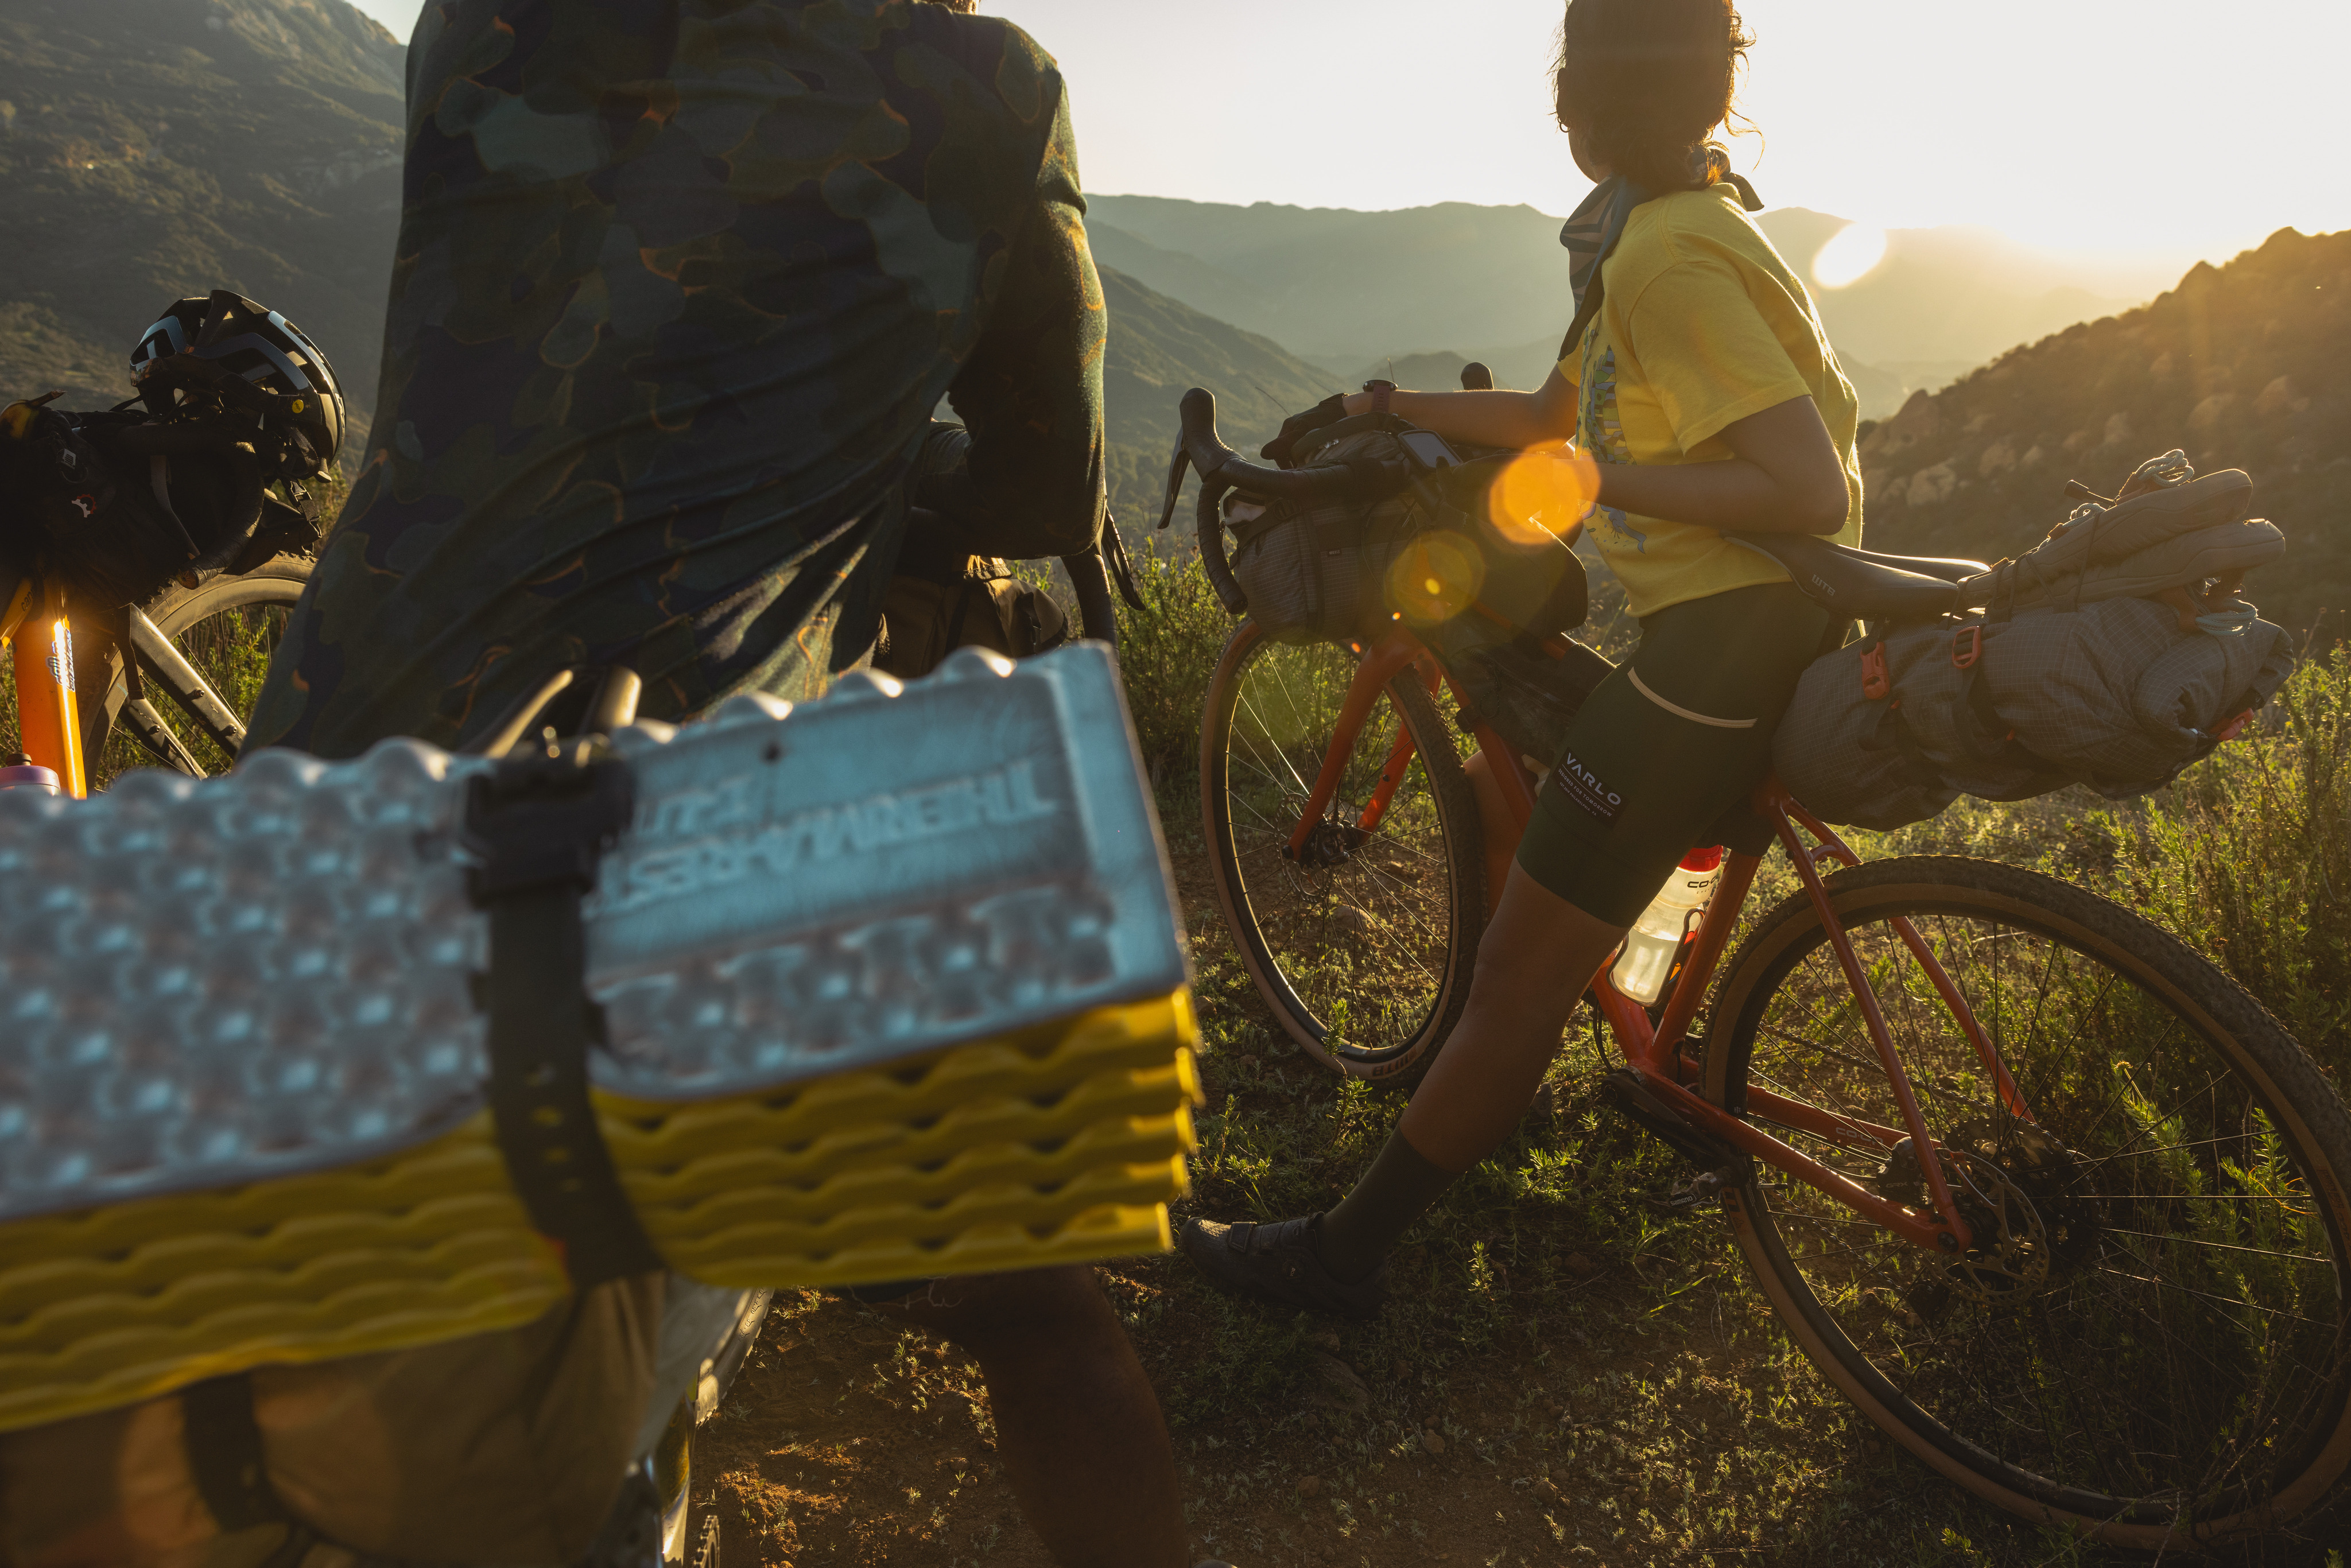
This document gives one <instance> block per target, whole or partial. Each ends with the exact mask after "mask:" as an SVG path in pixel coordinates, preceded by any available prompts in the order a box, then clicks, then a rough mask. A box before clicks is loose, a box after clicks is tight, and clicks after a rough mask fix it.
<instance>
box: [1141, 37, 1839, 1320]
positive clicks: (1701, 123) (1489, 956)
mask: <svg viewBox="0 0 2351 1568" xmlns="http://www.w3.org/2000/svg"><path fill="white" fill-rule="evenodd" d="M1752 41H1753V40H1752V39H1751V38H1750V37H1748V35H1747V34H1746V32H1745V30H1744V26H1743V24H1742V23H1741V22H1740V16H1739V13H1738V12H1737V11H1736V10H1735V9H1734V8H1733V6H1732V5H1731V0H1571V4H1569V5H1568V7H1567V15H1566V19H1565V22H1564V24H1563V26H1562V35H1561V49H1560V58H1559V62H1558V68H1557V73H1556V78H1555V80H1556V86H1557V105H1556V108H1557V113H1558V118H1559V122H1560V125H1561V126H1562V128H1563V129H1564V130H1565V131H1567V133H1568V137H1569V142H1570V146H1571V147H1572V148H1573V151H1574V154H1575V160H1576V162H1577V165H1578V166H1579V167H1580V168H1582V169H1583V172H1585V173H1586V174H1588V175H1590V176H1591V177H1592V178H1593V180H1594V181H1596V182H1598V188H1597V189H1596V190H1595V191H1594V192H1593V194H1592V196H1591V198H1590V199H1589V200H1587V201H1586V202H1585V203H1584V204H1583V206H1581V207H1580V208H1578V209H1577V212H1576V214H1575V215H1574V216H1573V217H1571V218H1570V219H1569V220H1568V225H1567V228H1566V230H1565V231H1564V232H1563V233H1562V235H1561V238H1562V243H1564V244H1566V245H1567V246H1568V248H1569V249H1570V251H1571V252H1576V253H1579V256H1578V265H1577V267H1576V268H1575V282H1576V287H1577V293H1578V309H1577V312H1576V324H1575V327H1574V328H1573V329H1572V330H1571V331H1570V333H1569V340H1568V341H1567V342H1566V343H1565V344H1564V345H1563V346H1562V358H1561V361H1560V364H1559V367H1558V369H1557V371H1554V372H1553V373H1552V375H1551V377H1550V378H1549V379H1548V380H1547V381H1546V382H1544V384H1543V386H1542V387H1541V390H1539V391H1536V392H1387V393H1384V394H1383V393H1370V392H1366V393H1357V394H1354V395H1353V396H1351V397H1349V398H1348V399H1347V400H1346V412H1347V413H1363V412H1364V411H1366V410H1367V409H1369V408H1372V407H1374V406H1375V402H1376V399H1377V398H1378V397H1379V396H1381V395H1385V396H1386V397H1387V398H1388V399H1389V400H1390V401H1389V402H1388V405H1387V406H1388V407H1389V408H1390V409H1392V410H1393V412H1395V413H1397V414H1399V415H1401V416H1402V417H1404V418H1405V419H1409V420H1411V421H1413V422H1414V423H1416V424H1420V425H1424V426H1426V427H1427V428H1428V429H1431V430H1434V431H1437V432H1438V433H1439V434H1444V435H1447V436H1453V437H1458V438H1459V439H1462V440H1464V441H1468V442H1474V443H1478V444H1486V445H1493V446H1515V447H1538V446H1541V445H1543V444H1547V443H1558V442H1561V441H1562V440H1572V441H1573V443H1574V444H1575V446H1576V448H1577V449H1578V451H1577V452H1576V454H1575V455H1574V456H1573V459H1572V461H1573V463H1574V464H1575V465H1577V467H1578V469H1579V471H1580V474H1581V476H1582V479H1581V482H1582V483H1583V486H1584V487H1585V493H1586V494H1592V493H1593V490H1594V489H1595V488H1596V501H1595V504H1594V505H1593V508H1592V510H1591V512H1590V514H1589V515H1588V516H1587V517H1586V518H1585V520H1584V527H1585V528H1588V529H1589V531H1590V533H1591V536H1592V538H1593V543H1594V544H1595V545H1597V546H1598V548H1599V549H1600V551H1601V553H1602V554H1603V555H1604V557H1606V559H1607V561H1608V564H1609V566H1610V567H1611V568H1613V569H1614V570H1615V572H1616V574H1617V576H1618V577H1619V578H1620V579H1622V580H1623V581H1624V584H1625V591H1626V593H1627V595H1628V597H1629V599H1630V601H1631V608H1632V611H1633V612H1634V614H1635V615H1637V616H1638V617H1640V620H1641V632H1642V635H1641V643H1640V646H1639V648H1638V649H1637V650H1636V651H1635V653H1634V654H1633V656H1632V657H1631V658H1630V659H1629V660H1627V661H1626V662H1625V664H1623V665H1621V666H1619V667H1618V669H1617V671H1616V673H1615V674H1613V675H1611V676H1610V677H1609V678H1608V679H1607V680H1605V681H1604V682H1603V683H1602V685H1600V687H1599V688H1598V689H1597V690H1596V691H1594V692H1593V695H1592V696H1591V698H1590V699H1589V700H1588V701H1587V702H1586V703H1585V705H1584V706H1583V709H1582V710H1581V711H1580V712H1579V713H1578V714H1577V716H1576V717H1575V720H1574V722H1573V725H1572V726H1571V727H1570V729H1569V732H1568V737H1567V740H1566V743H1565V746H1564V747H1563V750H1562V755H1561V756H1560V757H1559V758H1557V759H1556V766H1555V767H1554V768H1553V769H1552V773H1551V775H1550V776H1549V778H1548V779H1546V780H1545V781H1544V785H1543V788H1542V791H1541V795H1540V796H1539V797H1538V799H1537V802H1536V810H1535V816H1534V821H1532V823H1531V824H1530V826H1529V827H1528V830H1527V832H1526V836H1525V837H1524V839H1523V840H1521V841H1520V844H1519V847H1518V853H1517V860H1516V863H1515V864H1514V865H1513V866H1512V868H1511V870H1510V876H1509V879H1508V881H1507V882H1506V883H1505V884H1504V887H1503V891H1502V897H1501V903H1500V905H1499V908H1498V909H1497V911H1496V912H1495V915H1494V918H1493V922H1492V924H1491V925H1489V927H1488V929H1487V932H1486V937H1485V940H1484V942H1483V944H1482V945H1481V946H1479V950H1478V964H1477V970H1476V975H1475V977H1474V979H1473V980H1472V982H1471V986H1470V993H1469V1002H1468V1009H1467V1010H1466V1011H1465V1012H1464V1013H1463V1015H1462V1018H1461V1021H1460V1023H1459V1025H1458V1027H1457V1028H1456V1029H1455V1030H1454V1032H1453V1035H1452V1037H1451V1039H1450V1040H1448V1041H1447V1045H1446V1047H1445V1051H1444V1053H1443V1054H1442V1055H1441V1056H1439V1057H1438V1058H1437V1062H1436V1065H1435V1066H1434V1067H1432V1068H1431V1069H1430V1071H1429V1073H1428V1076H1427V1078H1426V1080H1424V1081H1423V1082H1422V1084H1421V1086H1420V1088H1419V1090H1418V1091H1417V1092H1416V1093H1415V1094H1414V1096H1413V1100H1412V1103H1411V1104H1410V1105H1409V1106H1407V1107H1406V1108H1405V1113H1404V1117H1403V1120H1402V1121H1401V1122H1400V1123H1399V1124H1398V1126H1397V1129H1396V1132H1395V1135H1394V1136H1393V1137H1391V1138H1390V1139H1389V1141H1388V1144H1387V1146H1386V1147H1385V1148H1384V1149H1383V1150H1382V1151H1381V1152H1380V1155H1379V1156H1378V1158H1377V1159H1376V1160H1374V1163H1373V1165H1372V1167H1371V1169H1370V1170H1369V1171H1368V1172H1366V1173H1365V1174H1364V1177H1363V1179H1362V1180H1361V1181H1360V1182H1358V1183H1357V1184H1356V1186H1355V1188H1354V1190H1353V1192H1351V1193H1350V1194H1349V1195H1348V1196H1347V1197H1346V1198H1345V1199H1343V1201H1342V1202H1341V1203H1339V1204H1338V1205H1337V1206H1336V1207H1333V1208H1332V1209H1331V1210H1330V1211H1329V1212H1327V1213H1324V1214H1319V1215H1311V1216H1307V1217H1305V1218H1298V1219H1290V1220H1283V1221H1281V1222H1280V1223H1278V1224H1267V1225H1252V1224H1247V1223H1243V1224H1236V1225H1222V1224H1218V1223H1217V1222H1214V1221H1203V1220H1194V1221H1192V1222H1191V1223H1190V1224H1189V1225H1187V1226H1186V1228H1185V1232H1184V1235H1183V1244H1184V1249H1185V1251H1186V1253H1187V1254H1189V1255H1190V1256H1191V1258H1192V1259H1193V1260H1194V1261H1195V1262H1196V1263H1197V1264H1198V1265H1199V1266H1200V1268H1201V1269H1202V1270H1204V1271H1205V1272H1207V1274H1208V1275H1209V1276H1210V1277H1211V1278H1212V1279H1213V1280H1215V1281H1217V1283H1219V1284H1221V1285H1223V1286H1225V1287H1226V1288H1228V1289H1231V1290H1237V1291H1247V1292H1249V1293H1252V1294H1256V1295H1261V1296H1266V1297H1270V1298H1271V1299H1274V1300H1277V1301H1285V1302H1289V1303H1292V1304H1295V1305H1300V1306H1308V1307H1316V1308H1321V1309H1324V1310H1328V1311H1334V1312H1345V1313H1348V1314H1350V1315H1356V1316H1368V1315H1370V1314H1371V1313H1372V1312H1376V1311H1377V1310H1378V1308H1379V1306H1380V1304H1381V1302H1382V1301H1383V1299H1384V1276H1385V1274H1386V1271H1387V1270H1386V1265H1385V1259H1386V1256H1387V1253H1388V1251H1389V1250H1390V1249H1392V1248H1393V1247H1394V1246H1395V1242H1396V1240H1397V1239H1398V1238H1400V1237H1401V1236H1402V1235H1403V1234H1404V1232H1405V1229H1406V1228H1409V1227H1410V1226H1411V1224H1412V1223H1413V1221H1415V1220H1416V1219H1417V1218H1419V1217H1420V1215H1421V1214H1422V1213H1423V1212H1425V1211H1426V1209H1427V1207H1428V1206H1429V1205H1430V1204H1431V1203H1433V1202H1434V1201H1435V1200H1436V1197H1437V1194H1438V1193H1439V1192H1441V1191H1442V1190H1443V1189H1444V1187H1445V1186H1447V1184H1448V1183H1449V1182H1451V1181H1452V1180H1453V1179H1454V1177H1455V1176H1458V1174H1459V1173H1461V1172H1463V1171H1466V1170H1467V1169H1468V1168H1469V1167H1470V1166H1472V1165H1475V1164H1476V1163H1477V1162H1478V1161H1479V1160H1481V1159H1483V1158H1485V1157H1486V1155H1488V1154H1489V1153H1490V1152H1492V1150H1493V1149H1494V1148H1495V1147H1496V1146H1497V1145H1499V1144H1500V1143H1501V1141H1502V1140H1503V1139H1504V1138H1505V1137H1507V1136H1508V1135H1509V1134H1510V1130H1511V1128H1512V1127H1514V1126H1515V1125H1517V1124H1518V1121H1519V1118H1520V1115H1522V1114H1523V1113H1525V1110H1526V1108H1527V1106H1528V1104H1529V1103H1531V1101H1532V1100H1533V1098H1534V1094H1535V1091H1536V1090H1537V1088H1538V1087H1540V1086H1541V1082H1542V1078H1543V1073H1544V1071H1545V1070H1546V1069H1547V1068H1548V1067H1549V1066H1550V1064H1551V1061H1552V1056H1553V1054H1554V1053H1555V1052H1556V1051H1557V1050H1558V1048H1559V1042H1560V1038H1561V1032H1562V1029H1563V1027H1564V1026H1565V1024H1566V1022H1567V1020H1568V1018H1569V1016H1570V1014H1571V1013H1572V1012H1573V1009H1574V1008H1575V1005H1576V1002H1577V1000H1578V999H1579V998H1581V997H1582V996H1583V993H1584V990H1585V988H1587V987H1588V986H1589V985H1590V984H1591V981H1592V978H1593V975H1594V974H1595V973H1596V972H1597V971H1598V969H1599V967H1600V966H1601V965H1602V964H1603V963H1604V962H1605V961H1606V960H1607V957H1608V956H1609V954H1610V953H1612V952H1613V951H1614V949H1615V947H1616V946H1617V944H1618V943H1619V942H1620V941H1621V940H1622V939H1623V937H1624V935H1625V928H1626V927H1627V926H1629V925H1631V924H1632V922H1633V920H1634V918H1635V915H1638V914H1639V913H1640V911H1641V909H1642V907H1643V906H1644V905H1645V904H1647V903H1648V901H1649V899H1650V897H1651V896H1652V895H1653V894H1655V893H1656V890H1657V888H1658V887H1659V885H1660V884H1662V883H1664V881H1665V880H1666V877H1667V874H1668V873H1670V872H1671V871H1672V869H1673V867H1674V865H1675V863H1676V862H1677V861H1679V860H1680V859H1681V857H1682V856H1683V855H1684V854H1685V853H1686V852H1687V851H1688V850H1689V849H1690V848H1692V847H1693V846H1695V845H1703V844H1712V843H1718V842H1721V843H1728V844H1729V845H1730V846H1731V847H1732V848H1734V849H1742V850H1747V851H1750V852H1760V851H1761V850H1762V849H1763V848H1764V847H1765V846H1766V844H1767V843H1768V832H1767V830H1766V829H1765V828H1764V826H1763V824H1762V821H1761V819H1760V818H1757V817H1755V816H1754V815H1753V813H1752V812H1751V811H1750V810H1748V809H1747V807H1746V804H1745V802H1746V800H1747V798H1748V796H1749V795H1750V792H1751V791H1752V789H1753V788H1754V786H1755V785H1756V783H1757V782H1759V781H1760V780H1761V778H1762V776H1763V774H1764V772H1765V770H1766V768H1768V767H1769V765H1770V758H1771V732H1772V728H1773V727H1774V726H1775V725H1776V724H1777V723H1778V721H1779V718H1780V715H1781V712H1782V709H1783V708H1784V707H1785V706H1787V703H1788V700H1789V698H1790V697H1791V696H1792V695H1793V694H1794V692H1795V688H1796V681H1797V678H1798V676H1800V675H1801V674H1802V673H1803V670H1804V667H1805V666H1806V665H1807V664H1810V663H1811V662H1812V661H1813V659H1814V658H1815V657H1816V656H1818V655H1819V654H1820V653H1823V652H1825V651H1827V650H1828V649H1830V648H1832V647H1834V645H1835V644H1836V643H1838V642H1840V641H1842V639H1843V635H1844V626H1843V625H1842V623H1834V624H1833V623H1832V622H1831V618H1830V617H1829V615H1828V614H1827V613H1826V612H1823V611H1822V610H1821V609H1820V608H1819V607H1817V606H1816V605H1814V604H1813V602H1812V601H1810V600H1809V599H1807V598H1805V597H1804V596H1803V595H1802V593H1801V592H1799V591H1797V589H1796V587H1795V585H1794V583H1792V581H1791V580H1789V577H1788V574H1787V572H1786V571H1785V570H1782V568H1781V567H1780V565H1779V564H1778V563H1777V562H1776V561H1774V560H1772V559H1771V558H1770V557H1768V556H1765V555H1763V554H1762V553H1761V552H1760V551H1756V550H1753V549H1748V548H1746V547H1744V546H1742V545H1740V544H1739V543H1737V542H1736V541H1734V540H1732V539H1731V538H1728V537H1727V536H1728V534H1729V533H1730V532H1733V531H1742V532H1786V533H1804V534H1816V535H1824V536H1831V537H1834V538H1835V539H1836V540H1837V541H1838V542H1840V543H1843V544H1858V543H1859V542H1860V539H1861V471H1860V468H1859V466H1858V465H1857V464H1856V462H1855V456H1854V433H1855V423H1856V415H1857V410H1856V408H1855V402H1854V394H1853V388H1852V387H1851V385H1850V384H1848V383H1847V382H1846V381H1845V378H1844V372H1843V371H1840V370H1839V369H1838V368H1837V362H1836V355H1835V353H1834V350H1832V349H1831V348H1830V347H1829V341H1828V339H1827V337H1826V336H1825V335H1824V334H1823V331H1822V329H1821V325H1820V319H1819V317H1818V316H1817V315H1816V314H1815V313H1814V311H1813V303H1812V299H1811V298H1810V297H1809V296H1808V295H1807V294H1806V293H1805V292H1804V287H1803V285H1802V284H1801V283H1799V282H1798V281H1797V280H1796V278H1795V277H1794V276H1793V275H1792V273H1790V271H1789V270H1788V267H1787V265H1786V264H1785V263H1784V262H1783V261H1782V260H1781V258H1780V256H1779V255H1778V253H1777V252H1775V251H1774V250H1773V249H1772V248H1771V241H1769V240H1768V239H1766V238H1765V237H1764V236H1763V235H1762V232H1761V230H1759V229H1758V228H1757V227H1756V226H1755V225H1754V224H1753V223H1752V222H1751V221H1750V219H1749V218H1748V216H1747V213H1748V212H1749V211H1751V210H1753V209H1754V208H1755V207H1756V206H1758V205H1760V204H1758V203H1757V202H1756V201H1755V198H1754V193H1753V192H1752V191H1751V190H1750V189H1749V188H1748V186H1747V183H1746V182H1745V181H1743V180H1740V179H1739V178H1738V177H1737V176H1736V175H1733V174H1731V173H1729V160H1728V159H1727V158H1726V157H1725V156H1724V154H1723V153H1722V152H1721V151H1720V150H1719V148H1716V147H1713V146H1712V145H1710V144H1709V143H1708V141H1707V138H1708V136H1710V135H1711V134H1712V133H1713V131H1715V129H1716V128H1717V127H1719V125H1721V124H1722V122H1723V121H1724V120H1725V119H1726V118H1727V117H1728V115H1729V112H1730V110H1731V86H1732V79H1733V73H1734V71H1735V70H1736V68H1737V66H1738V64H1739V62H1740V61H1741V60H1742V59H1743V58H1744V57H1745V54H1746V50H1747V48H1748V47H1749V46H1750V44H1751V43H1752ZM1595 476H1596V486H1595V485H1594V483H1593V480H1594V477H1595Z"/></svg>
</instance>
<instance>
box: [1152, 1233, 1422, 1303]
mask: <svg viewBox="0 0 2351 1568" xmlns="http://www.w3.org/2000/svg"><path fill="white" fill-rule="evenodd" d="M1321 1229H1322V1216H1321V1215H1319V1214H1310V1215H1307V1216H1306V1217H1304V1218H1301V1219H1284V1220H1280V1221H1278V1222H1276V1223H1274V1224H1271V1225H1259V1224H1256V1223H1254V1222H1252V1221H1249V1220H1242V1221H1240V1222H1238V1224H1233V1225H1227V1224H1224V1223H1222V1222H1221V1221H1218V1220H1214V1219H1188V1220H1186V1221H1185V1222H1184V1228H1183V1230H1182V1232H1181V1233H1180V1234H1179V1235H1178V1236H1177V1237H1176V1245H1177V1246H1179V1247H1181V1248H1183V1249H1184V1255H1185V1256H1186V1257H1187V1258H1189V1259H1191V1260H1192V1261H1193V1263H1194V1264H1196V1266H1197V1267H1198V1268H1199V1270H1200V1272H1202V1273H1203V1274H1206V1275H1207V1277H1208V1282H1209V1283H1210V1284H1213V1285H1214V1286H1216V1287H1217V1289H1218V1290H1220V1291H1227V1292H1228V1293H1230V1294H1232V1295H1236V1296H1255V1297H1257V1298H1258V1299H1259V1301H1275V1302H1279V1303H1280V1304H1281V1305H1283V1306H1287V1307H1304V1308H1306V1309H1308V1310H1309V1311H1311V1312H1336V1313H1337V1314H1339V1315H1340V1316H1341V1317H1345V1318H1354V1319H1356V1320H1358V1321H1362V1320H1364V1319H1369V1318H1374V1317H1377V1316H1378V1315H1379V1312H1380V1309H1381V1308H1382V1307H1384V1306H1385V1305H1387V1300H1388V1264H1387V1260H1385V1259H1382V1260H1380V1266H1379V1267H1378V1268H1376V1269H1374V1270H1372V1271H1371V1272H1370V1273H1369V1274H1367V1275H1365V1276H1364V1278H1363V1279H1360V1280H1357V1281H1354V1282H1353V1283H1352V1284H1351V1283H1349V1282H1348V1281H1344V1280H1337V1279H1333V1278H1332V1275H1331V1271H1330V1270H1328V1269H1325V1268H1324V1267H1323V1266H1322V1253H1321V1252H1320V1251H1319V1250H1318V1249H1317V1248H1316V1246H1315V1239H1316V1236H1317V1234H1318V1233H1319V1232H1320V1231H1321Z"/></svg>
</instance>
